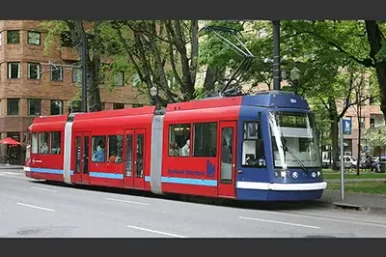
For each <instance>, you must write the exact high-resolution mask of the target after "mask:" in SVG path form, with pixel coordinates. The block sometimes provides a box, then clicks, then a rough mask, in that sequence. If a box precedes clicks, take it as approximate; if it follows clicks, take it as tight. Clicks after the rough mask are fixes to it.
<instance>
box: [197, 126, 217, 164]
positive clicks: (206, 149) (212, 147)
mask: <svg viewBox="0 0 386 257" xmlns="http://www.w3.org/2000/svg"><path fill="white" fill-rule="evenodd" d="M193 127H194V130H193V138H194V143H193V156H194V157H216V155H217V123H215V122H212V123H196V124H194V125H193Z"/></svg>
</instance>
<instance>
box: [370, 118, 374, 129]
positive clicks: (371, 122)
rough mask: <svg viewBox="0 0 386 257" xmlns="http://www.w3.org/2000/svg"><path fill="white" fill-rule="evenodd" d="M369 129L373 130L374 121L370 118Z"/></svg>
mask: <svg viewBox="0 0 386 257" xmlns="http://www.w3.org/2000/svg"><path fill="white" fill-rule="evenodd" d="M370 128H375V119H374V118H370Z"/></svg>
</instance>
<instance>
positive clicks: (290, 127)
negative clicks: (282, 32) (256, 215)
mask: <svg viewBox="0 0 386 257" xmlns="http://www.w3.org/2000/svg"><path fill="white" fill-rule="evenodd" d="M29 134H30V135H29V137H30V139H31V145H30V147H29V148H28V151H29V152H28V153H27V158H26V160H25V167H24V170H25V174H26V176H27V177H30V178H34V179H40V180H41V179H43V180H47V181H58V182H64V183H67V184H83V185H90V186H106V187H115V188H127V189H136V190H145V191H151V192H152V193H154V194H179V195H184V196H185V195H190V196H201V197H211V198H219V199H234V200H248V201H301V200H314V199H319V198H320V197H321V196H322V194H323V191H324V189H325V188H326V186H327V184H326V182H324V180H323V174H322V167H321V166H322V165H321V158H320V147H319V142H318V136H317V131H316V126H315V118H314V114H313V113H312V112H311V110H310V108H309V106H308V103H307V101H306V100H305V99H303V98H302V97H300V96H298V95H295V94H293V93H289V92H283V91H267V92H261V93H257V94H255V95H244V96H233V97H222V98H208V99H202V100H193V101H189V102H181V103H174V104H169V105H168V106H167V107H166V109H164V110H161V111H160V110H157V108H156V107H155V106H145V107H141V108H126V109H121V110H105V111H100V112H92V113H70V114H69V115H58V116H47V117H38V118H35V119H34V121H33V123H32V125H31V126H30V127H29Z"/></svg>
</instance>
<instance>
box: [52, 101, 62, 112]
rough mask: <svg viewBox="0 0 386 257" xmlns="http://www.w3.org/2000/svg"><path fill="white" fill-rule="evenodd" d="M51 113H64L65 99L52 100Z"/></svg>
mask: <svg viewBox="0 0 386 257" xmlns="http://www.w3.org/2000/svg"><path fill="white" fill-rule="evenodd" d="M50 114H51V115H61V114H63V101H59V100H51V111H50Z"/></svg>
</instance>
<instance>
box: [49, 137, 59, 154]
mask: <svg viewBox="0 0 386 257" xmlns="http://www.w3.org/2000/svg"><path fill="white" fill-rule="evenodd" d="M50 139H51V143H50V146H51V151H50V152H51V154H60V146H61V133H60V132H59V131H55V132H51V136H50Z"/></svg>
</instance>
